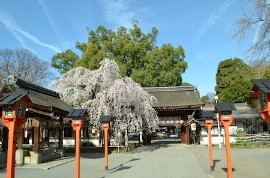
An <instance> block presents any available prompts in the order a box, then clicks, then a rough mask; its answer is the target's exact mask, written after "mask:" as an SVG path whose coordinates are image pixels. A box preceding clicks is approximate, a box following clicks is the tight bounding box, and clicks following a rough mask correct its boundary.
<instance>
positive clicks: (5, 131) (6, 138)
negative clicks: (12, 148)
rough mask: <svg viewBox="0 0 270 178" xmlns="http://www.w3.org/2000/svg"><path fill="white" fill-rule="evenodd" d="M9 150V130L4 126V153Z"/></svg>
mask: <svg viewBox="0 0 270 178" xmlns="http://www.w3.org/2000/svg"><path fill="white" fill-rule="evenodd" d="M7 150H8V128H7V127H6V126H3V143H2V152H6V151H7Z"/></svg>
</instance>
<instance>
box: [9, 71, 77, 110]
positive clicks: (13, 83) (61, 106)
mask: <svg viewBox="0 0 270 178" xmlns="http://www.w3.org/2000/svg"><path fill="white" fill-rule="evenodd" d="M5 80H6V81H4V88H9V89H11V90H12V92H29V93H28V97H29V98H30V99H31V101H32V103H33V104H34V105H35V106H36V108H38V109H41V110H43V109H44V110H50V111H52V112H59V113H62V114H64V113H66V114H68V113H69V111H70V109H71V108H72V107H71V106H69V105H68V104H66V103H65V102H64V101H63V100H61V99H60V96H59V95H58V94H57V93H56V92H54V91H52V90H49V89H47V88H43V87H40V86H37V85H35V84H32V83H29V82H26V81H24V80H21V79H18V78H16V77H14V76H9V78H8V79H5Z"/></svg>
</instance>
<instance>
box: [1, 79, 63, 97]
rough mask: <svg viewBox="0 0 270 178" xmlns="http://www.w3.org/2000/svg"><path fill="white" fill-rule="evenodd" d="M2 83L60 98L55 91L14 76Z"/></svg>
mask: <svg viewBox="0 0 270 178" xmlns="http://www.w3.org/2000/svg"><path fill="white" fill-rule="evenodd" d="M2 83H4V85H15V86H16V87H22V88H25V89H30V90H33V91H37V92H40V93H43V94H46V95H49V96H53V97H56V98H60V96H59V94H58V93H57V92H55V91H53V90H50V89H47V88H44V87H41V86H38V85H36V84H33V83H30V82H27V81H25V80H22V79H20V78H18V77H16V76H13V75H9V76H8V77H7V78H6V79H4V80H3V81H2Z"/></svg>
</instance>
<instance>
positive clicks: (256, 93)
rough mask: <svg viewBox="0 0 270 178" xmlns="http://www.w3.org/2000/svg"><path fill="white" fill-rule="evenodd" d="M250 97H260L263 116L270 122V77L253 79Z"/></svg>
mask: <svg viewBox="0 0 270 178" xmlns="http://www.w3.org/2000/svg"><path fill="white" fill-rule="evenodd" d="M251 82H252V83H253V86H252V88H251V93H250V95H249V98H250V99H258V102H259V105H260V110H259V111H260V114H261V116H262V118H263V119H264V120H265V121H266V122H268V123H270V103H269V102H270V79H253V80H251Z"/></svg>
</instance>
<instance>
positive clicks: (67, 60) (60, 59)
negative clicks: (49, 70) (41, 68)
mask: <svg viewBox="0 0 270 178" xmlns="http://www.w3.org/2000/svg"><path fill="white" fill-rule="evenodd" d="M78 60H79V56H78V55H77V54H75V53H74V52H73V51H71V50H70V49H68V50H66V51H65V52H62V53H57V54H56V55H54V56H53V57H52V64H51V66H52V67H54V68H56V69H59V72H60V73H61V74H64V73H66V72H67V71H69V70H71V69H73V68H74V66H75V62H76V61H78Z"/></svg>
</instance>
